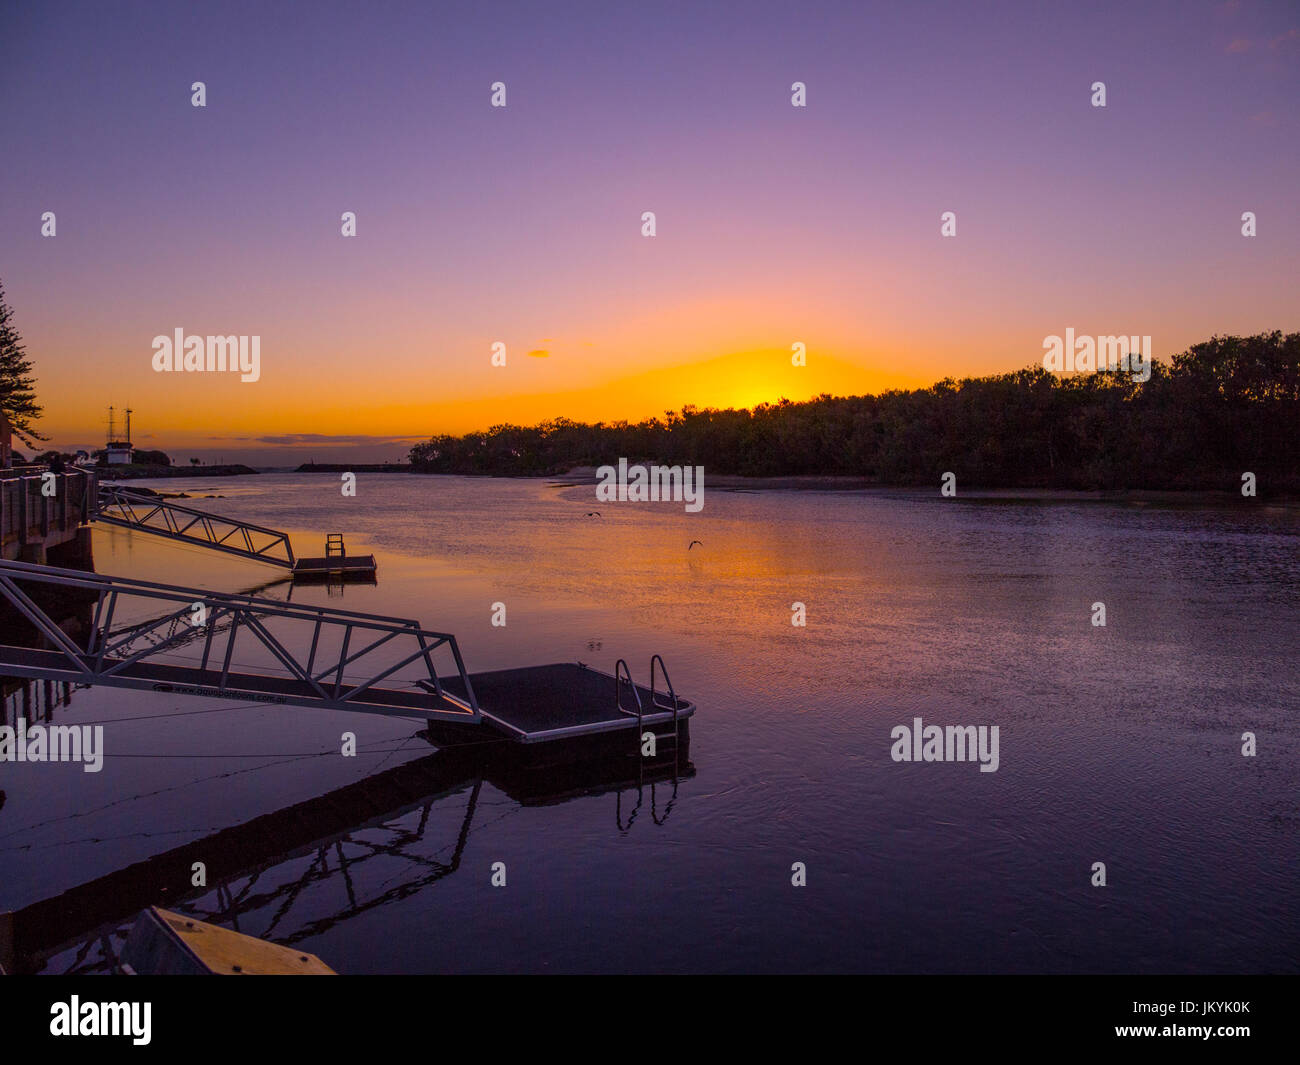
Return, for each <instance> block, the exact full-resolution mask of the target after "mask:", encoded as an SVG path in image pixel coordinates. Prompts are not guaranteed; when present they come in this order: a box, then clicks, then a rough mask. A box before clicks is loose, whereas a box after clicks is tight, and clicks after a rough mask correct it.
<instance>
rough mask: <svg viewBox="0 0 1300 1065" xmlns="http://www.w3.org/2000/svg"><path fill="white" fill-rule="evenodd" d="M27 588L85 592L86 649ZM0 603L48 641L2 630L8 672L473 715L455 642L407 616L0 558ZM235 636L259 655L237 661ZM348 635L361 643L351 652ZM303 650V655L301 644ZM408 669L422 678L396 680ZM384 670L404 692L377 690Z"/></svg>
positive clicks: (401, 712)
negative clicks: (445, 679) (36, 642)
mask: <svg viewBox="0 0 1300 1065" xmlns="http://www.w3.org/2000/svg"><path fill="white" fill-rule="evenodd" d="M33 584H36V585H55V586H57V587H58V588H59V589H60V590H64V591H66V590H71V589H79V590H81V591H82V592H83V594H84V593H89V595H88V599H93V620H92V621H91V623H90V625H89V634H88V637H87V638H86V642H85V645H84V646H82V645H80V644H78V643H77V642H76V641H74V640H73V638H72V637H71V636H69V635H68V634H67V633H66V632H64V631H63V629H62V628H60V626H59V625H58V623H57V622H56V620H55V619H54V618H52V617H50V616H49V614H47V613H46V611H45V610H44V609H43V608H42V607H41V606H40V605H39V604H38V602H37V601H36V600H35V599H34V598H33V597H32V595H29V594H28V589H30V586H31V585H33ZM0 601H7V603H8V604H9V605H10V606H11V607H12V608H13V609H14V610H16V611H17V612H18V613H19V614H21V615H22V616H23V617H25V618H26V619H27V621H28V622H30V624H31V626H32V628H33V630H34V631H35V634H36V636H37V637H38V638H39V639H40V640H41V641H43V642H44V643H45V644H46V646H45V647H41V648H37V647H32V646H21V645H17V644H14V643H12V642H11V640H12V639H13V637H12V636H11V635H10V633H9V632H8V631H6V632H5V633H4V634H3V635H0V673H4V674H10V675H14V676H23V677H40V678H47V679H51V680H72V681H77V682H79V683H83V684H103V685H110V686H116V687H126V688H138V689H147V690H154V691H164V692H176V693H180V694H187V695H203V696H208V697H213V698H228V699H230V698H233V699H252V700H256V701H261V702H271V703H286V704H291V705H295V706H308V707H313V706H314V707H327V708H331V709H336V710H356V711H361V712H364V713H375V714H387V715H392V716H397V717H415V718H422V719H439V720H447V719H450V720H456V721H460V722H477V721H478V720H480V714H479V708H478V701H477V700H476V698H475V696H474V688H473V685H472V684H471V683H470V679H469V674H468V673H467V672H466V670H465V663H464V660H463V659H462V658H461V654H460V649H459V647H458V646H457V645H456V638H455V637H454V636H453V635H451V634H450V633H443V632H434V631H432V630H428V629H424V628H421V626H420V624H419V623H418V622H416V621H413V620H410V619H406V618H395V617H384V616H382V615H377V614H363V613H360V612H358V611H352V610H338V609H334V608H332V607H324V606H313V605H307V604H298V603H285V602H282V601H279V600H274V599H259V598H255V597H253V596H249V595H229V594H224V593H219V592H210V591H204V590H202V589H196V588H181V587H176V586H174V585H166V584H155V583H153V582H150V581H139V580H131V579H127V578H123V577H111V576H107V575H104V574H96V573H86V572H83V571H81V570H68V569H58V568H55V567H51V566H37V565H30V564H28V563H23V562H8V561H0ZM159 604H163V605H164V608H165V613H163V614H162V615H161V616H153V617H148V618H147V619H146V620H135V621H127V622H126V623H124V624H122V625H120V626H117V625H115V622H117V621H118V620H119V619H121V618H122V617H123V615H127V616H134V617H137V618H138V617H139V616H140V615H142V614H149V613H152V612H153V611H156V610H157V609H158V606H159ZM196 633H197V634H198V636H196ZM240 636H243V637H244V644H245V646H246V647H247V648H249V649H252V651H253V653H254V654H256V655H258V656H260V658H261V661H259V662H257V663H254V664H252V665H249V664H247V663H244V662H237V661H236V660H235V658H234V653H235V646H236V640H237V639H238V638H239V637H240ZM198 638H201V639H202V652H201V655H200V656H199V657H198V659H197V663H195V662H194V660H193V658H192V657H191V658H189V659H186V660H185V664H178V663H176V662H175V661H169V660H168V655H171V656H172V657H173V658H174V657H175V656H176V655H177V654H178V653H179V652H180V651H181V650H182V649H185V648H187V647H188V645H190V644H192V643H195V642H197V639H198ZM354 641H355V642H356V643H359V644H364V646H361V647H360V649H359V650H353V649H352V648H353V644H354ZM308 646H309V647H310V650H309V651H308V652H307V655H306V658H305V659H304V658H303V657H302V649H303V648H305V647H308ZM439 649H445V650H443V651H442V654H443V655H444V656H445V655H446V654H447V653H450V655H451V658H452V662H453V664H454V672H455V673H456V674H457V675H458V677H459V683H460V685H461V686H462V688H461V690H463V691H464V693H465V696H464V697H463V698H462V697H460V696H457V695H453V694H451V693H450V692H447V691H446V690H444V687H443V683H442V680H441V678H440V676H439V673H438V670H437V668H436V667H435V664H434V653H435V652H436V651H439ZM217 663H220V665H219V666H218V664H217ZM407 667H414V668H413V671H414V672H416V673H419V674H422V676H418V677H415V678H405V679H404V680H403V679H402V678H398V677H396V674H398V672H399V671H401V670H404V669H407ZM451 672H453V671H452V670H450V669H449V670H447V673H448V675H450V674H451ZM390 677H393V678H394V680H395V681H397V680H402V682H403V683H405V684H406V685H407V687H405V688H396V687H381V686H380V682H381V681H384V680H387V679H388V678H390ZM423 685H427V686H428V687H427V688H426V687H423Z"/></svg>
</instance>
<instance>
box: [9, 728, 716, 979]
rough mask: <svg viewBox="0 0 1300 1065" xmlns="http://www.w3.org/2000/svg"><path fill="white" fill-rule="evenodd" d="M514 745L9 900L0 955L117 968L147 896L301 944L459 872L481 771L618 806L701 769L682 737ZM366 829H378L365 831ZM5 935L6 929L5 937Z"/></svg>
mask: <svg viewBox="0 0 1300 1065" xmlns="http://www.w3.org/2000/svg"><path fill="white" fill-rule="evenodd" d="M512 749H513V748H511V747H508V746H507V747H500V746H498V747H495V748H493V749H492V751H491V752H488V753H485V752H484V751H481V750H476V751H468V750H464V749H460V750H449V751H440V752H438V753H436V754H433V755H429V756H426V757H424V758H420V759H417V760H415V761H413V762H408V763H406V764H404V765H401V766H397V767H396V768H394V769H391V770H387V771H385V772H381V773H377V774H375V775H373V776H371V777H368V778H366V779H364V780H361V781H358V782H356V783H353V784H348V785H345V786H344V787H341V788H338V789H336V790H334V791H331V792H329V793H327V794H325V795H322V796H319V797H317V798H314V799H310V800H308V801H306V802H302V803H297V804H295V805H293V806H289V807H285V808H284V809H282V810H279V811H276V812H275V813H272V814H268V815H265V816H262V817H258V818H255V819H254V820H252V821H249V822H246V823H245V824H243V825H238V826H235V827H233V828H230V829H225V830H223V831H221V832H217V833H215V834H214V835H211V836H208V837H207V838H205V839H201V840H197V841H195V842H194V843H189V844H185V845H182V846H180V847H176V848H173V849H172V850H170V851H167V852H165V853H163V854H160V855H156V856H154V857H152V858H149V859H147V860H145V861H142V862H137V863H135V864H134V865H131V866H128V867H127V868H125V869H122V870H119V871H117V872H114V873H110V874H108V875H106V876H103V877H100V878H99V879H97V880H94V881H91V882H90V883H88V884H83V885H81V886H80V887H76V888H73V889H71V890H69V891H66V892H64V893H63V894H62V895H59V896H55V897H54V898H50V899H46V900H42V901H40V902H37V903H34V904H32V905H30V906H27V907H24V908H23V909H21V910H19V911H17V912H16V913H13V914H2V915H0V929H3V928H4V927H6V926H7V927H8V929H9V936H8V944H7V948H8V949H7V950H6V951H4V952H3V953H0V965H3V967H4V968H5V969H6V970H7V971H10V972H15V971H17V972H38V971H43V970H47V969H48V968H49V966H50V964H51V962H52V960H53V959H55V958H57V957H59V956H61V955H66V954H67V953H68V952H69V951H75V954H74V955H73V957H72V958H71V959H67V958H63V959H62V960H60V961H59V962H58V963H57V965H58V967H59V969H60V971H63V972H67V973H87V972H113V971H115V970H116V966H117V963H118V957H119V953H120V950H121V947H122V944H123V943H124V942H125V938H126V935H127V933H128V931H129V926H130V923H131V920H132V918H133V917H134V915H135V914H136V913H137V912H138V911H140V910H142V909H144V908H146V907H148V906H150V905H163V906H167V907H169V908H172V909H177V910H179V911H181V912H184V913H185V914H186V915H187V916H190V917H195V918H197V919H199V920H203V921H207V922H210V923H215V924H220V925H228V926H229V927H231V928H233V929H234V930H236V931H243V932H245V933H247V934H254V935H258V936H259V937H260V938H263V939H268V940H271V941H273V942H276V943H279V944H282V945H292V944H296V943H299V942H302V941H304V940H306V939H309V938H311V937H313V936H317V935H320V934H322V933H324V932H326V931H328V930H329V929H331V928H333V927H335V926H337V925H339V924H341V923H342V922H344V921H347V920H350V919H352V918H353V917H356V916H359V915H361V914H363V913H367V912H369V911H371V910H373V909H375V908H376V907H379V906H383V905H385V904H387V903H389V902H393V901H397V900H400V899H404V898H408V897H410V896H412V895H414V894H416V893H418V892H420V891H422V890H424V889H425V888H427V887H429V886H430V885H432V884H434V883H436V882H437V881H439V880H441V879H443V878H444V877H446V876H449V875H451V874H452V873H454V872H455V871H456V870H457V869H458V868H459V866H460V862H461V858H462V856H463V854H464V851H465V846H466V842H467V840H468V838H469V833H470V828H471V824H472V822H473V820H474V816H475V811H476V809H477V808H478V806H479V798H480V794H481V790H482V786H483V783H484V782H485V781H486V782H488V783H490V784H492V785H493V786H494V787H495V788H497V789H498V790H499V791H501V792H503V793H504V794H505V795H506V796H507V798H509V799H511V800H513V801H514V802H516V803H518V804H519V805H520V806H542V805H554V804H557V803H562V802H566V801H569V800H570V799H574V798H579V797H584V796H590V795H599V794H605V793H608V792H609V791H611V790H614V791H616V792H617V793H618V804H619V809H620V810H621V803H622V794H623V792H624V791H625V790H627V789H629V788H636V789H637V791H638V793H641V792H643V791H644V788H645V786H646V785H647V784H649V785H650V786H651V787H652V788H653V787H654V786H655V785H657V784H666V783H668V782H669V781H670V780H671V783H672V789H673V795H674V801H675V797H676V793H677V784H678V781H679V780H682V779H690V778H691V777H693V776H694V775H695V768H694V766H692V765H691V764H690V762H689V760H688V759H687V756H686V752H684V751H681V750H675V751H674V752H673V753H672V754H671V755H667V754H665V755H664V756H663V757H661V758H659V759H656V760H653V761H643V760H638V762H637V765H636V767H635V768H633V767H632V766H631V762H630V759H629V758H627V757H626V756H624V757H622V758H617V759H602V760H597V761H593V762H588V763H583V764H581V765H570V766H569V767H567V768H565V769H562V770H560V771H558V772H547V773H545V774H538V773H537V772H535V771H532V770H529V769H527V768H525V767H524V766H523V765H522V764H521V763H520V762H519V760H518V759H517V758H514V757H511V755H510V751H511V750H512ZM466 791H468V792H469V795H468V798H467V801H466V804H465V807H464V812H463V814H462V816H461V823H460V829H459V831H458V833H457V835H456V838H455V843H454V845H451V849H452V853H451V855H450V857H449V858H447V859H446V860H442V859H440V858H438V857H437V854H438V853H440V852H437V851H435V852H433V854H432V855H431V854H430V853H428V852H427V850H421V846H422V845H423V846H424V847H426V848H427V841H426V831H427V829H428V826H429V822H430V815H431V811H432V810H433V807H434V806H436V805H437V804H439V803H442V802H445V801H447V800H448V799H450V798H451V797H452V796H454V795H458V794H464V793H465V792H466ZM637 805H638V807H639V806H640V799H639V798H638V802H637ZM671 806H672V802H671V801H670V803H669V805H668V808H666V809H665V810H664V811H663V815H662V816H661V817H656V822H657V823H659V824H662V823H663V822H664V820H666V818H667V815H668V812H669V809H671ZM417 811H418V817H415V816H414V815H416V813H417ZM412 820H414V821H415V823H414V824H411V823H410V822H411V821H412ZM618 822H619V829H620V831H626V829H627V828H629V827H631V821H630V820H629V821H628V823H627V824H626V825H624V824H623V821H622V817H621V814H620V815H619V818H618ZM365 833H368V834H371V835H379V836H380V837H381V838H379V839H368V838H362V836H363V834H365ZM446 849H447V847H443V848H442V850H446ZM307 857H310V858H311V861H310V863H309V864H308V865H307V866H306V868H305V869H302V868H300V866H299V865H298V864H297V863H299V862H300V861H301V859H303V858H307ZM384 857H386V858H395V859H399V860H401V861H403V862H405V863H406V866H407V870H408V875H406V876H405V877H403V878H402V879H401V880H399V881H398V882H397V883H396V884H392V883H391V881H390V879H388V878H385V879H384V880H383V885H384V886H383V890H380V891H377V892H372V893H367V892H366V891H365V889H364V886H363V885H359V884H358V879H359V878H358V877H357V875H356V874H357V873H358V872H359V871H360V870H362V869H363V868H364V867H365V864H366V863H367V862H369V861H372V860H373V859H375V858H384ZM196 861H202V862H203V863H204V865H205V868H206V870H207V874H208V886H207V887H203V888H191V887H189V885H190V882H191V881H190V878H191V875H192V872H191V870H192V866H193V863H194V862H196ZM331 880H337V881H338V882H339V883H340V886H341V887H342V888H343V894H344V896H345V898H346V902H345V903H344V904H343V905H342V906H341V907H340V908H337V909H335V910H333V911H331V912H330V913H328V914H327V915H326V916H316V915H313V916H312V917H310V918H308V917H304V918H301V919H300V920H299V922H298V923H296V924H295V923H294V922H292V921H291V920H290V913H291V911H292V910H293V907H294V906H295V904H296V903H297V902H298V901H299V900H300V899H301V898H302V897H303V896H304V895H305V894H306V893H307V891H308V890H309V889H311V888H313V887H318V886H320V885H322V884H325V883H327V882H329V881H331ZM177 885H180V887H179V888H178V887H177ZM255 921H256V922H258V925H257V927H254V924H253V922H255ZM241 924H242V926H243V927H241ZM4 941H5V936H4V935H3V934H0V948H3V947H4V946H5V942H4Z"/></svg>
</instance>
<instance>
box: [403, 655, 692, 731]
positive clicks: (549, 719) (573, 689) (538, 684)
mask: <svg viewBox="0 0 1300 1065" xmlns="http://www.w3.org/2000/svg"><path fill="white" fill-rule="evenodd" d="M469 680H470V683H471V684H472V685H473V687H474V697H475V699H476V700H477V702H478V708H479V712H480V713H481V714H482V715H483V723H484V724H486V725H488V726H490V727H492V728H494V729H496V730H497V731H498V732H501V733H504V734H505V735H506V736H507V737H508V738H510V739H512V740H515V741H516V742H518V743H548V742H552V741H556V740H571V739H577V738H581V737H590V736H595V735H598V734H601V733H624V734H626V735H625V736H624V738H626V737H627V736H631V737H633V739H639V736H640V732H638V726H639V727H640V729H641V730H642V731H647V730H648V731H651V732H654V733H655V734H656V736H661V735H665V734H667V735H672V734H673V733H674V731H675V726H677V730H678V731H680V732H681V733H683V734H684V732H685V729H686V727H687V722H688V720H689V719H690V717H691V715H692V714H694V713H695V704H694V703H692V702H690V701H689V700H686V699H683V698H681V697H680V696H678V695H676V694H675V693H672V694H670V693H669V692H666V691H653V692H652V691H651V689H649V688H647V687H645V686H644V685H641V684H636V685H632V684H630V683H629V682H628V680H627V679H626V677H624V678H623V679H622V680H621V681H616V680H615V679H614V677H613V675H611V674H609V673H603V672H601V671H600V670H597V669H592V668H591V667H590V666H585V665H583V664H581V663H578V662H573V663H563V664H558V665H548V666H527V667H524V668H522V669H499V670H495V671H493V672H491V673H471V674H470V675H469ZM421 683H422V684H425V683H427V682H421ZM443 687H444V689H445V690H446V691H447V692H449V693H450V694H451V695H454V696H456V697H457V698H459V699H462V700H464V699H467V698H468V693H467V692H466V690H465V686H464V684H463V682H462V681H461V679H460V678H459V677H449V678H447V679H446V680H445V681H444V682H443ZM633 688H635V696H634V695H633V691H632V689H633ZM620 697H621V698H620ZM638 701H639V703H640V709H641V713H640V716H639V717H638V714H637V703H638ZM674 708H675V709H676V713H675V714H674ZM431 726H432V723H431ZM466 732H467V730H466V728H465V727H463V726H458V725H455V724H451V723H446V724H443V725H441V726H435V727H431V728H430V734H431V735H432V736H433V737H434V742H438V737H440V736H441V737H442V738H443V739H444V740H446V741H449V742H455V741H456V739H457V738H458V737H461V736H464V735H465V734H466ZM629 742H631V740H629Z"/></svg>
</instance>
